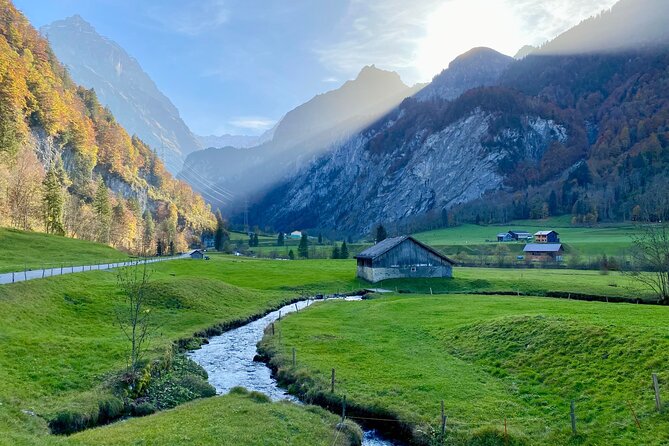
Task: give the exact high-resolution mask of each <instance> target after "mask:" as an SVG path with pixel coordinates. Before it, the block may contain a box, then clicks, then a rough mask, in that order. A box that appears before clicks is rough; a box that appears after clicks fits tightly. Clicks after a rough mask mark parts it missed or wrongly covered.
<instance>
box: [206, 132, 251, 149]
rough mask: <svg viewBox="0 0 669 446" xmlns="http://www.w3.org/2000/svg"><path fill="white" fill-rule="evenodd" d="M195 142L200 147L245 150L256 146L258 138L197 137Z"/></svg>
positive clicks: (233, 136) (234, 136) (248, 136)
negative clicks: (197, 142)
mask: <svg viewBox="0 0 669 446" xmlns="http://www.w3.org/2000/svg"><path fill="white" fill-rule="evenodd" d="M197 140H198V141H199V142H200V145H201V146H202V147H237V148H239V149H246V148H248V147H255V146H257V145H258V141H259V140H260V137H259V136H250V135H230V134H225V135H207V136H197Z"/></svg>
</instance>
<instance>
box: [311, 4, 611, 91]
mask: <svg viewBox="0 0 669 446" xmlns="http://www.w3.org/2000/svg"><path fill="white" fill-rule="evenodd" d="M616 1H617V0H588V1H583V0H479V1H477V2H476V3H477V5H478V4H480V5H478V6H477V10H476V11H475V13H476V17H463V21H468V20H475V21H476V18H477V17H478V18H479V19H485V20H483V21H485V22H490V23H495V20H497V21H504V17H512V18H513V21H512V22H513V24H512V25H510V24H509V23H508V21H505V23H504V24H501V23H500V24H499V26H497V25H496V26H495V28H499V31H500V32H503V33H505V35H504V36H502V37H505V40H506V41H507V42H514V44H515V42H516V41H517V42H518V45H519V46H518V48H495V49H498V50H502V51H504V50H506V52H511V53H515V51H516V50H518V49H520V46H522V45H524V44H532V45H538V44H541V43H543V42H545V41H546V40H549V39H552V38H554V37H556V36H557V35H558V34H560V33H562V32H564V31H566V30H567V29H569V28H570V27H572V26H574V25H576V24H578V22H580V21H581V20H584V19H586V18H588V17H590V16H592V15H594V14H597V13H598V12H600V11H602V10H603V9H607V8H610V7H611V6H612V5H613V4H614V3H616ZM463 4H465V5H466V4H468V2H466V1H463V0H417V1H414V2H407V1H406V0H350V1H349V6H348V9H347V11H346V13H345V14H344V16H343V17H342V18H341V20H340V21H339V22H338V23H336V24H335V27H336V32H335V34H336V35H339V36H341V38H340V39H338V40H337V41H335V42H327V43H323V42H319V43H317V44H316V45H315V46H314V48H313V51H314V53H315V54H316V55H317V57H318V59H319V61H320V63H321V64H322V65H323V66H324V67H325V68H326V69H328V70H330V71H332V72H335V73H340V74H341V75H344V76H348V77H351V76H353V75H355V73H357V72H358V71H359V70H360V69H361V68H362V67H363V66H365V65H369V64H371V63H374V64H376V65H378V66H380V67H382V68H385V69H389V70H394V71H397V72H399V73H400V74H401V75H402V77H403V78H406V79H407V80H409V81H410V82H423V81H426V80H429V78H430V77H431V76H433V75H436V74H438V72H439V71H440V70H441V69H443V68H446V66H447V65H448V62H450V60H452V58H454V57H455V56H457V55H458V54H460V53H461V52H465V51H467V50H469V49H470V48H460V47H461V46H462V45H463V44H464V43H463V42H471V41H478V40H481V39H476V38H475V36H473V35H463V34H462V33H461V34H459V36H462V37H464V38H463V39H458V38H451V39H450V40H448V41H444V40H443V39H441V40H439V39H436V40H435V39H433V41H432V42H427V41H428V40H429V39H430V38H431V36H430V34H435V33H431V32H430V28H434V27H435V20H434V18H435V17H434V16H435V14H437V13H441V14H446V16H447V17H448V18H449V19H450V20H449V22H451V23H452V22H455V23H460V25H461V26H459V27H458V28H462V29H463V31H462V32H464V33H466V32H467V26H463V25H466V24H463V23H461V22H462V21H460V22H458V17H457V15H458V12H459V11H462V10H463V9H465V8H462V5H463ZM470 6H471V5H470ZM469 9H470V10H471V8H469ZM500 11H502V12H503V13H504V14H503V16H504V17H499V12H500ZM449 14H450V15H449ZM436 25H439V26H442V27H443V26H447V25H446V24H445V23H442V24H439V23H436ZM510 26H513V27H514V28H513V29H511V28H510ZM474 33H475V31H471V33H470V34H474ZM506 33H512V34H513V36H511V37H513V38H510V37H509V35H507V34H506ZM436 35H437V36H440V35H441V36H443V35H448V34H447V33H443V32H441V33H436ZM488 40H493V42H492V43H491V44H490V46H492V47H493V48H494V47H495V45H494V44H493V43H495V41H494V39H488ZM486 43H487V41H486ZM425 45H429V46H430V51H431V53H430V54H425ZM507 46H508V45H507ZM457 51H459V52H457ZM510 55H513V54H510ZM430 58H431V59H433V60H432V62H431V65H430V64H429V63H427V62H428V61H429V59H430ZM437 65H438V66H439V69H437V68H436V66H437ZM428 66H430V67H431V68H434V69H435V72H431V73H426V72H425V71H426V70H425V67H428Z"/></svg>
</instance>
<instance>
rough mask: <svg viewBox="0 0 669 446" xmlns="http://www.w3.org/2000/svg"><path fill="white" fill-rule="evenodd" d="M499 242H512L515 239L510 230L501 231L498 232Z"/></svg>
mask: <svg viewBox="0 0 669 446" xmlns="http://www.w3.org/2000/svg"><path fill="white" fill-rule="evenodd" d="M497 241H498V242H510V241H513V237H512V236H511V234H509V233H508V232H500V233H499V234H497Z"/></svg>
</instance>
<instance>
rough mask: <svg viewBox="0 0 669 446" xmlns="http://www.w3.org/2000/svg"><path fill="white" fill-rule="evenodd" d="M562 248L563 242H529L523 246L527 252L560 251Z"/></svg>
mask: <svg viewBox="0 0 669 446" xmlns="http://www.w3.org/2000/svg"><path fill="white" fill-rule="evenodd" d="M561 249H562V244H561V243H528V244H527V245H525V248H523V251H525V252H559V251H560V250H561Z"/></svg>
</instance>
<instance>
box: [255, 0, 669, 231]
mask: <svg viewBox="0 0 669 446" xmlns="http://www.w3.org/2000/svg"><path fill="white" fill-rule="evenodd" d="M632 3H633V2H629V1H623V2H621V3H619V4H618V5H616V6H615V7H614V8H613V9H612V10H611V11H609V12H607V13H604V14H602V15H600V16H598V17H596V18H593V19H591V20H588V21H585V22H583V23H582V24H581V25H579V26H577V27H576V28H574V29H573V30H571V31H568V32H567V33H565V34H564V35H562V36H559V37H558V38H556V39H555V41H554V43H553V42H551V43H548V44H547V45H545V46H544V47H543V48H542V49H540V50H537V52H535V53H532V54H530V55H529V56H527V57H525V58H523V59H522V60H519V61H512V62H510V64H509V65H508V68H507V69H506V70H505V71H504V72H503V73H502V74H501V75H500V77H499V80H498V81H497V84H496V85H493V86H489V87H483V88H476V89H472V90H469V91H468V92H466V93H464V94H463V95H461V96H459V97H458V98H457V99H455V100H452V101H447V100H443V99H441V100H433V101H429V102H418V101H416V100H415V99H409V100H406V101H404V103H403V104H402V105H401V106H400V109H399V111H396V112H393V113H390V114H389V115H387V116H386V117H384V118H383V119H382V120H381V121H379V123H377V124H375V125H372V126H370V127H368V128H366V129H365V130H364V131H362V132H360V133H359V134H358V135H356V136H355V137H352V138H350V139H349V140H348V141H346V142H344V143H343V144H341V145H339V146H338V147H336V148H335V150H333V151H332V152H330V153H328V154H325V155H324V156H322V157H321V158H319V159H318V160H316V161H315V162H313V163H312V164H310V165H309V166H308V167H307V168H305V169H304V170H303V171H302V172H301V173H300V174H299V175H296V176H295V177H294V178H292V179H291V180H289V181H286V182H284V183H283V184H281V185H279V186H277V187H276V188H274V189H273V190H271V191H269V193H268V194H267V195H266V196H265V198H264V199H263V200H261V201H260V202H259V203H258V205H257V206H256V207H255V208H254V209H253V210H252V213H251V215H252V221H256V222H262V223H263V224H270V225H273V226H274V227H275V228H276V229H278V230H290V229H291V228H292V227H302V228H317V229H325V228H327V229H330V228H334V229H336V230H338V231H340V232H343V233H349V234H351V233H354V234H358V235H361V234H366V233H368V231H369V230H370V228H371V227H372V226H373V225H374V224H377V223H381V222H383V223H392V224H397V225H399V226H400V227H406V228H409V229H410V230H416V229H420V228H421V227H424V226H427V227H429V226H433V225H434V224H435V222H437V221H442V222H443V224H444V225H447V224H449V221H460V222H463V221H469V222H473V221H482V222H485V223H493V222H506V221H509V220H512V219H528V218H545V217H546V216H554V215H565V214H567V215H571V216H572V218H573V220H574V221H575V222H577V223H584V222H585V223H589V224H593V223H596V222H599V221H622V220H633V219H638V218H641V217H642V216H649V217H650V218H651V219H661V218H666V217H667V216H668V215H669V197H667V194H666V184H668V182H669V178H668V177H667V167H668V166H667V163H668V162H669V133H667V124H669V93H668V91H669V90H667V88H666V85H667V83H668V82H669V72H668V71H667V67H668V66H669V48H668V46H667V43H668V42H669V40H665V39H664V34H662V33H660V34H652V33H651V34H652V39H651V37H649V36H648V35H646V34H645V33H640V34H639V36H638V40H632V41H628V42H627V44H626V46H625V47H624V48H623V49H620V50H618V51H612V50H611V49H610V48H603V49H602V50H601V51H593V49H592V47H590V46H588V45H585V46H584V48H583V51H582V52H581V53H573V52H572V53H568V54H560V53H559V52H558V51H557V50H554V49H553V48H555V47H561V46H562V44H561V43H560V42H563V41H565V40H579V39H580V40H583V36H584V35H588V33H590V32H591V33H592V34H593V36H601V33H602V30H603V29H604V30H609V33H610V34H611V35H613V34H616V33H623V34H624V35H627V33H630V32H632V31H631V30H630V29H629V28H630V27H634V26H638V25H639V24H647V25H648V27H649V28H651V29H652V28H653V24H654V23H657V21H658V16H662V17H664V18H665V19H668V20H669V7H667V5H666V4H662V5H659V4H658V2H656V1H654V0H644V2H642V3H643V4H639V3H634V5H632ZM631 9H633V10H634V15H633V16H631V19H630V21H629V22H625V20H623V17H626V14H628V13H629V12H630V10H631ZM620 23H623V25H624V27H622V28H621V26H623V25H621V26H619V27H617V28H613V27H612V25H613V24H620ZM572 33H577V34H578V36H580V37H579V39H572V37H570V36H571V34H572ZM598 38H599V37H598ZM649 39H650V40H649ZM635 42H636V44H637V45H636V46H633V45H632V44H633V43H635ZM554 45H555V47H554ZM448 71H450V70H447V71H446V72H445V73H448ZM436 81H439V78H435V82H436ZM429 89H430V87H429V86H428V87H426V89H425V90H428V92H429V91H430V90H429ZM425 90H424V91H425ZM419 96H420V94H419Z"/></svg>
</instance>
